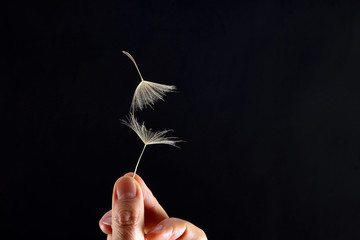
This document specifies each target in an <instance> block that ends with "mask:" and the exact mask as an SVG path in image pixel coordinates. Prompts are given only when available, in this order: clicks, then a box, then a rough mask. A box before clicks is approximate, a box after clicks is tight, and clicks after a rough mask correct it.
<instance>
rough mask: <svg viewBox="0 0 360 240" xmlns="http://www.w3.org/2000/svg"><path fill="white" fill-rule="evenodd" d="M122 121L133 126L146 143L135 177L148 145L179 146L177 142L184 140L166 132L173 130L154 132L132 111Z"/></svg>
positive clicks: (137, 164) (130, 126)
mask: <svg viewBox="0 0 360 240" xmlns="http://www.w3.org/2000/svg"><path fill="white" fill-rule="evenodd" d="M122 123H123V124H125V125H126V126H128V127H129V128H131V129H132V130H133V131H134V132H135V133H136V134H137V135H138V136H139V138H140V139H141V141H142V142H143V143H144V147H143V149H142V151H141V153H140V156H139V159H138V161H137V163H136V167H135V171H134V175H133V177H135V174H136V171H137V168H138V166H139V163H140V160H141V157H142V155H143V153H144V151H145V148H146V146H147V145H153V144H167V145H171V146H174V147H177V148H179V147H178V146H177V145H176V143H179V142H183V141H182V140H178V138H177V137H167V136H166V134H167V133H168V132H171V131H172V130H163V131H156V132H153V131H152V130H151V128H150V129H147V128H146V127H145V124H144V122H142V123H141V124H140V123H139V122H138V121H137V119H136V118H135V116H134V114H133V113H130V116H129V117H127V119H126V120H122Z"/></svg>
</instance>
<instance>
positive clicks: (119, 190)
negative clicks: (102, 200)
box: [99, 173, 207, 240]
mask: <svg viewBox="0 0 360 240" xmlns="http://www.w3.org/2000/svg"><path fill="white" fill-rule="evenodd" d="M99 225H100V228H101V230H102V231H103V232H104V233H105V234H107V240H145V239H146V240H207V238H206V235H205V233H204V231H203V230H201V229H200V228H198V227H196V226H195V225H193V224H192V223H190V222H188V221H185V220H182V219H179V218H173V217H171V218H170V217H169V216H168V215H167V213H166V212H165V210H164V209H163V208H162V207H161V205H160V204H159V202H158V201H157V200H156V198H155V197H154V195H153V194H152V192H151V191H150V189H149V188H148V187H147V186H146V184H145V182H144V181H143V180H142V179H141V177H140V176H138V175H135V177H134V178H133V173H127V174H125V175H124V176H122V177H120V178H119V179H118V180H117V181H116V182H115V185H114V191H113V196H112V209H111V210H110V211H108V212H107V213H105V214H104V216H103V217H102V218H101V219H100V221H99Z"/></svg>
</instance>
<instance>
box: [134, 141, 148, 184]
mask: <svg viewBox="0 0 360 240" xmlns="http://www.w3.org/2000/svg"><path fill="white" fill-rule="evenodd" d="M145 148H146V144H144V147H143V149H142V151H141V153H140V157H139V159H138V161H137V163H136V167H135V171H134V175H133V178H135V175H136V171H137V169H138V166H139V163H140V160H141V157H142V155H143V153H144V151H145Z"/></svg>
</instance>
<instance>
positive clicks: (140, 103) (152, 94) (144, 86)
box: [122, 51, 182, 178]
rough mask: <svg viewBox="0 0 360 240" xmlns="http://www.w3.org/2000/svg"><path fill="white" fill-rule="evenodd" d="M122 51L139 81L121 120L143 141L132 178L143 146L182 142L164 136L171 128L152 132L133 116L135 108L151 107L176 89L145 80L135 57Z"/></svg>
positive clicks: (172, 144) (174, 144) (142, 152)
mask: <svg viewBox="0 0 360 240" xmlns="http://www.w3.org/2000/svg"><path fill="white" fill-rule="evenodd" d="M123 53H124V54H125V55H126V56H128V57H129V58H130V60H131V61H132V62H133V63H134V65H135V67H136V70H137V71H138V73H139V75H140V79H141V82H140V83H139V84H138V86H137V88H136V89H135V92H134V96H133V99H132V102H131V107H130V115H129V117H127V119H126V120H122V123H123V124H125V125H126V126H128V127H129V128H131V129H132V130H133V131H134V132H135V133H136V134H137V135H138V137H139V138H140V139H141V141H142V142H143V143H144V147H143V149H142V151H141V153H140V156H139V158H138V161H137V163H136V167H135V171H134V175H133V178H134V177H135V175H136V171H137V169H138V166H139V163H140V160H141V158H142V155H143V154H144V151H145V148H146V146H147V145H152V144H167V145H171V146H174V147H178V146H177V145H176V143H178V142H182V141H181V140H178V138H176V137H166V134H167V133H168V132H170V131H172V130H163V131H156V132H153V131H152V130H151V129H147V128H146V127H145V124H144V122H143V123H142V124H139V122H138V121H137V119H136V118H135V116H134V112H135V111H136V110H138V109H139V110H143V109H145V108H147V107H148V106H150V107H152V105H154V103H155V102H156V101H157V100H159V99H160V100H162V101H164V96H165V95H166V93H168V92H174V91H175V90H176V87H175V86H170V85H164V84H159V83H154V82H150V81H145V80H144V79H143V77H142V75H141V72H140V70H139V67H138V65H137V64H136V62H135V59H134V58H133V57H132V56H131V55H130V54H129V53H128V52H126V51H123Z"/></svg>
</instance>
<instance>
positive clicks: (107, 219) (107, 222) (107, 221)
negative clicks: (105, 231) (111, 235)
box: [102, 216, 112, 226]
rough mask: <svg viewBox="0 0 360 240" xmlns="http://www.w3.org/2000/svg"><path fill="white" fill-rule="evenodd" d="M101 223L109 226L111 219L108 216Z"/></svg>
mask: <svg viewBox="0 0 360 240" xmlns="http://www.w3.org/2000/svg"><path fill="white" fill-rule="evenodd" d="M102 222H103V224H105V225H109V226H110V225H111V223H112V217H111V216H108V217H106V218H104V220H103V221H102Z"/></svg>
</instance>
